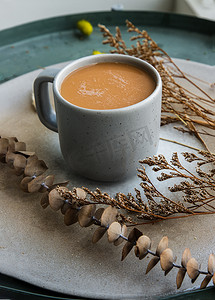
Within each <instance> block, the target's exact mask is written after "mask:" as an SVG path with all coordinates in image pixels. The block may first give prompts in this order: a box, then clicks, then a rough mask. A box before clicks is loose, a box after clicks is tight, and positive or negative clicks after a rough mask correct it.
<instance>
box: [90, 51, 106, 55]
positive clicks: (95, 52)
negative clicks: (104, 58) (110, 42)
mask: <svg viewBox="0 0 215 300" xmlns="http://www.w3.org/2000/svg"><path fill="white" fill-rule="evenodd" d="M96 54H104V52H100V51H97V50H93V55H96Z"/></svg>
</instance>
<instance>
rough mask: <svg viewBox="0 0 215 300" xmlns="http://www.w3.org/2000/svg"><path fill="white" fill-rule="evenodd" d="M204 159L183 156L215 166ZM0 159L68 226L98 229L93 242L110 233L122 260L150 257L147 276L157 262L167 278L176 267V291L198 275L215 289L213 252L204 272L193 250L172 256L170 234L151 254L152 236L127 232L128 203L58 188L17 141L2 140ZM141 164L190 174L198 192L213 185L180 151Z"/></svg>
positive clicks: (210, 158) (154, 194) (61, 185)
mask: <svg viewBox="0 0 215 300" xmlns="http://www.w3.org/2000/svg"><path fill="white" fill-rule="evenodd" d="M202 155H203V157H202V158H201V157H198V156H196V155H195V154H192V153H191V154H190V153H184V157H185V159H186V160H187V161H188V162H193V161H197V162H198V167H201V166H203V165H205V164H208V163H209V162H210V163H214V159H215V158H214V156H213V155H211V154H210V153H207V152H202ZM0 161H1V163H7V164H8V166H9V167H11V168H13V169H14V171H15V174H16V175H18V176H20V175H23V177H22V180H21V184H20V185H21V188H22V189H23V190H24V191H25V192H29V193H35V192H40V193H42V194H43V195H42V198H41V206H42V207H43V208H47V207H48V206H50V207H51V208H52V209H53V210H54V211H59V210H60V211H61V213H62V214H63V216H64V223H65V224H66V225H67V226H69V225H72V224H74V223H77V222H78V223H79V225H80V226H81V227H88V226H91V225H96V226H97V229H96V230H95V232H94V234H93V237H92V242H93V243H96V242H98V241H99V240H100V239H101V238H102V237H103V236H104V234H105V233H107V237H108V241H109V242H110V243H113V244H114V245H115V246H118V245H120V244H121V243H123V242H125V244H124V246H123V249H122V257H121V260H124V259H125V258H126V257H127V255H128V254H129V253H130V252H131V250H132V249H133V248H134V253H135V256H136V257H138V258H139V260H142V259H144V258H145V257H146V256H147V255H148V254H149V255H151V256H152V259H151V260H150V261H149V263H148V266H147V269H146V274H147V273H148V272H149V271H151V270H152V269H153V268H154V267H155V265H157V263H158V262H160V266H161V269H162V270H163V271H164V275H167V274H168V273H169V272H170V271H171V270H172V269H173V268H177V269H178V273H177V277H176V285H177V288H180V287H181V285H182V283H183V280H184V277H185V275H186V273H187V274H188V276H189V278H190V279H191V283H194V282H195V280H196V279H197V278H198V277H199V275H205V277H204V279H203V281H202V283H201V286H200V288H205V287H206V286H207V285H208V284H209V282H210V281H211V279H212V280H213V284H214V285H215V255H214V254H210V255H209V258H208V270H207V271H202V270H200V266H199V263H198V262H197V260H196V259H195V258H194V257H192V256H191V253H190V250H189V248H186V249H185V250H184V252H183V255H182V259H181V264H180V265H178V264H176V258H175V256H174V254H173V251H172V249H171V248H169V246H168V237H167V236H164V237H163V238H162V239H161V241H160V242H159V244H158V246H157V248H156V251H155V252H153V251H152V250H151V244H152V242H151V239H150V238H149V237H148V236H146V235H144V234H143V233H142V232H141V231H140V230H139V229H137V228H136V227H134V228H133V229H132V230H131V231H130V232H129V233H128V229H127V226H126V222H129V220H128V218H126V217H124V216H123V215H122V214H121V213H120V211H119V209H118V208H117V207H124V205H121V203H120V202H119V201H118V202H117V201H116V202H112V201H111V198H110V196H109V195H108V194H106V193H101V191H100V190H97V191H96V192H91V191H90V190H88V189H86V188H85V189H83V188H74V189H73V190H72V191H70V190H69V189H68V188H67V187H66V186H67V184H68V182H67V181H65V182H63V183H58V184H54V183H53V182H54V176H53V175H47V174H45V173H46V171H47V169H48V167H47V166H46V164H45V162H44V161H42V160H39V159H38V157H37V156H36V155H35V153H33V152H28V151H26V145H25V143H23V142H19V141H18V140H17V138H15V137H12V138H2V137H0ZM141 163H142V164H143V163H146V164H148V165H150V166H153V168H154V171H156V172H158V171H163V170H170V171H171V172H173V173H174V174H172V176H173V177H178V176H179V177H180V176H181V177H183V178H184V176H185V175H183V174H182V171H186V173H188V175H186V179H187V177H189V179H191V180H193V181H192V182H193V184H194V187H195V188H196V186H198V188H199V189H202V190H203V189H205V188H206V186H205V185H206V184H209V183H212V184H213V179H212V178H213V176H214V174H215V172H213V171H212V172H211V173H210V175H208V176H206V179H205V176H204V175H203V173H202V171H200V172H199V175H200V177H199V178H196V180H194V178H195V177H194V175H193V174H191V173H190V172H189V171H188V170H186V169H185V168H184V167H183V166H182V164H181V163H180V162H179V159H178V156H177V154H176V153H174V154H173V156H172V162H171V164H170V163H168V162H167V160H166V159H165V157H164V156H158V157H154V158H149V159H145V160H143V161H142V162H141ZM175 167H177V168H178V169H179V170H180V171H177V169H175ZM139 176H140V177H141V178H142V179H143V182H142V184H143V183H147V184H148V183H150V180H149V179H148V176H147V175H146V173H145V171H144V170H143V169H141V170H140V173H139ZM161 176H162V177H163V178H164V180H166V179H167V178H165V175H161ZM162 180H163V179H162ZM147 184H146V186H147ZM151 186H152V185H151V183H150V185H149V188H147V189H145V190H144V191H145V194H147V193H148V194H147V196H148V197H149V199H150V201H152V202H153V203H155V201H154V199H153V197H157V196H159V197H160V194H157V192H158V191H157V190H156V189H155V190H153V189H151ZM185 187H187V184H184V185H183V184H182V185H181V186H177V187H175V188H174V189H175V190H178V189H179V190H180V191H184V188H185ZM192 187H193V186H192ZM144 188H145V187H144ZM190 188H191V187H190V186H189V185H188V189H190ZM136 192H137V199H139V203H137V205H139V204H140V203H141V204H142V205H143V203H144V202H143V200H142V198H141V196H140V193H139V191H136ZM87 195H90V196H91V200H90V201H91V202H89V200H88V199H87ZM206 195H207V196H208V192H207V193H206ZM203 196H204V195H203ZM121 198H122V194H120V197H119V199H121ZM191 200H192V201H191V202H192V203H193V199H192V197H191ZM92 201H94V202H96V203H102V204H111V205H108V206H107V207H106V208H104V207H100V208H97V206H96V204H95V203H92ZM123 201H125V200H123ZM126 201H127V199H126ZM129 201H131V203H132V202H133V204H132V206H131V207H132V209H131V210H132V211H133V207H135V200H134V198H132V196H131V195H130V196H129ZM197 202H202V198H201V197H200V198H199V200H198V201H197ZM174 204H175V203H174ZM195 204H196V203H195ZM203 205H205V203H203ZM207 205H208V203H207ZM135 209H136V208H135ZM180 209H182V211H183V209H184V208H183V205H182V204H180V203H179V204H177V210H180ZM156 210H157V208H156ZM191 211H192V210H191ZM186 212H187V211H186ZM156 216H158V215H156ZM146 217H148V215H146ZM153 217H154V215H153Z"/></svg>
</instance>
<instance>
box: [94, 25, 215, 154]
mask: <svg viewBox="0 0 215 300" xmlns="http://www.w3.org/2000/svg"><path fill="white" fill-rule="evenodd" d="M126 25H127V28H128V32H130V33H132V34H134V35H133V36H131V41H136V45H132V46H131V47H128V46H127V45H126V43H125V42H124V40H123V37H122V35H121V31H120V29H119V27H116V33H115V35H113V34H112V33H111V32H110V31H109V30H108V28H107V27H105V26H104V25H99V27H100V30H101V32H102V33H103V36H104V41H103V44H109V45H110V46H111V47H112V48H114V49H112V50H111V51H110V52H111V53H118V54H126V55H131V56H135V57H137V58H140V59H143V60H145V61H147V62H149V63H150V64H151V65H153V66H154V67H155V68H156V69H157V71H158V72H159V74H160V76H161V79H162V83H163V91H162V118H161V124H162V125H165V124H169V123H175V122H180V123H181V125H182V126H177V127H175V128H176V129H177V130H179V131H183V132H189V133H192V134H194V135H195V136H196V137H197V138H198V139H199V140H200V141H201V142H202V143H203V144H204V145H205V147H206V149H207V145H206V143H205V141H204V136H205V135H207V134H208V135H211V134H210V132H208V131H207V129H209V128H210V129H213V130H214V129H215V112H214V111H213V106H214V102H215V98H214V97H211V96H210V95H209V94H208V93H206V92H205V90H203V89H201V88H200V87H199V85H197V84H196V83H195V82H194V81H192V80H191V78H190V77H189V76H187V75H186V74H185V73H184V72H182V70H180V68H179V67H178V66H177V65H176V64H175V63H174V61H173V60H172V59H171V57H170V56H169V55H168V54H167V53H166V51H164V50H163V49H162V48H160V47H159V45H158V44H157V43H156V42H155V41H154V40H153V39H152V38H151V37H150V36H149V34H148V33H147V32H146V31H145V30H139V29H138V28H137V27H136V26H135V25H134V24H132V23H131V22H130V21H126ZM179 80H180V81H181V80H185V81H186V82H187V83H189V84H190V86H191V87H193V88H194V90H197V91H198V93H199V94H200V95H201V96H199V95H196V93H195V94H194V93H193V92H191V91H190V89H185V88H184V87H183V86H182V85H181V84H180V83H179ZM208 85H210V87H211V89H212V90H214V87H215V84H214V83H211V84H209V83H208ZM214 95H215V91H214ZM207 150H208V149H207Z"/></svg>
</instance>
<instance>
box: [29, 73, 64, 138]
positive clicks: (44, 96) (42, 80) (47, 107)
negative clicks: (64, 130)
mask: <svg viewBox="0 0 215 300" xmlns="http://www.w3.org/2000/svg"><path fill="white" fill-rule="evenodd" d="M59 71H60V69H47V70H44V71H43V72H41V73H40V74H39V75H38V76H37V78H36V79H35V81H34V97H35V103H36V110H37V114H38V116H39V119H40V121H41V122H42V123H43V124H44V125H45V126H46V127H47V128H49V129H51V130H53V131H55V132H58V128H57V120H56V112H55V111H54V109H53V107H52V105H51V102H50V95H49V90H48V83H49V82H51V83H53V81H54V78H55V76H56V75H57V73H58V72H59Z"/></svg>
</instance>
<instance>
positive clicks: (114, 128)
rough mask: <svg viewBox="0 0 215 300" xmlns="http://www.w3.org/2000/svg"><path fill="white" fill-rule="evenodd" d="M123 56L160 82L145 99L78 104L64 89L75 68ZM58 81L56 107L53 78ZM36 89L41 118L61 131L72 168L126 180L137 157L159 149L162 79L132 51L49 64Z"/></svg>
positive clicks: (133, 171) (63, 148)
mask: <svg viewBox="0 0 215 300" xmlns="http://www.w3.org/2000/svg"><path fill="white" fill-rule="evenodd" d="M100 62H118V63H124V64H131V65H132V66H136V67H138V68H140V69H143V70H145V71H147V72H149V74H151V76H152V77H153V79H154V81H155V83H156V87H155V90H154V91H153V92H152V94H151V95H150V96H149V97H148V98H146V99H144V100H143V101H141V102H139V103H137V104H134V105H131V106H127V107H123V108H117V109H110V110H96V109H86V108H82V107H78V106H75V105H73V104H71V103H69V102H68V101H66V100H65V99H64V98H63V97H62V96H61V94H60V87H61V84H62V82H63V80H64V79H65V78H66V77H67V76H68V75H69V74H70V73H71V72H72V71H74V70H77V69H79V68H81V67H84V66H87V65H90V64H95V63H100ZM49 82H52V83H53V94H54V104H55V110H54V109H53V108H52V106H51V104H50V96H49V89H48V83H49ZM34 94H35V101H36V108H37V113H38V116H39V118H40V120H41V122H42V123H43V124H44V125H45V126H46V127H48V128H49V129H51V130H54V131H56V132H58V134H59V141H60V147H61V151H62V154H63V157H64V159H65V161H66V163H67V165H68V166H69V168H71V170H73V171H75V172H77V173H79V174H81V175H83V176H84V177H87V178H90V179H94V180H98V181H117V180H123V179H125V178H128V177H129V176H132V175H134V174H136V169H137V167H138V161H139V160H140V159H143V158H145V157H148V156H152V155H154V154H156V152H157V148H158V143H159V131H160V115H161V94H162V83H161V78H160V76H159V73H158V72H157V71H156V69H155V68H154V67H152V66H151V65H150V64H149V63H147V62H145V61H143V60H141V59H138V58H135V57H132V56H127V55H121V54H101V55H92V56H87V57H83V58H80V59H77V60H75V61H73V62H72V63H70V64H69V65H67V66H66V67H64V68H63V69H61V70H59V69H57V70H56V69H47V70H45V71H43V72H42V73H41V74H39V76H38V77H37V78H36V79H35V82H34Z"/></svg>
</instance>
